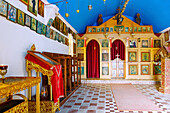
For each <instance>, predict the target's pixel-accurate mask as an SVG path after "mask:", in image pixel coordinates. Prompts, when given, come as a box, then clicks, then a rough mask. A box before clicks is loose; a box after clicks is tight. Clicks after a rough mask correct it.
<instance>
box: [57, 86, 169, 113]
mask: <svg viewBox="0 0 170 113" xmlns="http://www.w3.org/2000/svg"><path fill="white" fill-rule="evenodd" d="M134 86H135V87H136V88H137V89H139V90H140V91H141V92H142V93H143V94H144V95H146V96H147V97H148V98H150V99H151V100H153V101H154V102H155V103H156V105H157V106H159V107H160V108H162V110H163V111H162V112H158V113H170V95H168V94H162V93H159V92H158V90H157V88H158V86H156V85H134ZM58 113H157V112H154V111H119V110H118V109H117V105H116V103H115V100H114V98H113V95H112V91H111V87H110V84H88V85H87V84H86V85H85V84H84V85H82V86H81V87H80V88H79V89H78V90H77V91H76V92H75V93H74V94H73V95H72V96H71V97H70V98H69V100H68V101H67V102H66V103H65V104H64V105H63V106H62V107H61V111H60V112H58Z"/></svg>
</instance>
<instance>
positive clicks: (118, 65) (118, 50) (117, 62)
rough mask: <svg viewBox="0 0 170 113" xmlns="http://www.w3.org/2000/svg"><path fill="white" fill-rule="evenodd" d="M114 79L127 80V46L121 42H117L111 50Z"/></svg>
mask: <svg viewBox="0 0 170 113" xmlns="http://www.w3.org/2000/svg"><path fill="white" fill-rule="evenodd" d="M111 62H112V66H111V73H112V78H125V45H124V43H123V42H122V41H121V40H119V39H118V40H115V41H114V42H113V43H112V48H111Z"/></svg>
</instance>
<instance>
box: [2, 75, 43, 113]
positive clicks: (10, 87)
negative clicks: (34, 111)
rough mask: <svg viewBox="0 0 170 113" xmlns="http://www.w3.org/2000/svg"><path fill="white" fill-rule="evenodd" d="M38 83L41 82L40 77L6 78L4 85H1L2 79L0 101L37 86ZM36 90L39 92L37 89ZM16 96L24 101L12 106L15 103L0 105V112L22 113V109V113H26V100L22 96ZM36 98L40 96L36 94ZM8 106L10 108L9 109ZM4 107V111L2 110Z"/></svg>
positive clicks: (8, 102)
mask: <svg viewBox="0 0 170 113" xmlns="http://www.w3.org/2000/svg"><path fill="white" fill-rule="evenodd" d="M40 81H41V79H40V77H6V78H5V80H4V83H2V79H0V99H1V98H5V97H8V96H10V95H13V94H16V93H17V92H20V91H22V90H25V89H28V88H30V87H33V86H35V85H38V84H39V83H40ZM37 90H40V89H39V87H37ZM16 95H18V96H21V97H22V98H24V100H25V101H24V102H23V101H21V103H18V104H13V103H16V102H14V101H13V100H12V101H9V100H8V101H6V102H4V103H2V106H3V107H2V108H0V110H2V112H4V113H8V112H16V111H22V109H24V110H23V111H24V112H28V99H27V98H26V97H25V96H24V95H21V94H16ZM36 96H40V95H39V94H37V93H36ZM37 102H40V100H36V103H37ZM9 105H10V106H11V107H12V108H10V109H9ZM4 107H5V109H3V108H4ZM36 107H37V104H36ZM4 110H5V111H4ZM6 110H7V111H6ZM0 112H1V111H0Z"/></svg>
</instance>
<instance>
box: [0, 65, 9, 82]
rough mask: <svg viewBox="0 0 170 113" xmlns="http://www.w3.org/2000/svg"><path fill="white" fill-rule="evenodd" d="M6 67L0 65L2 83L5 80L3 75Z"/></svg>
mask: <svg viewBox="0 0 170 113" xmlns="http://www.w3.org/2000/svg"><path fill="white" fill-rule="evenodd" d="M7 68H8V65H4V64H1V65H0V75H1V76H2V83H4V80H5V74H6V73H7Z"/></svg>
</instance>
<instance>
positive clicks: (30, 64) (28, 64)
mask: <svg viewBox="0 0 170 113" xmlns="http://www.w3.org/2000/svg"><path fill="white" fill-rule="evenodd" d="M33 69H34V70H35V71H36V72H41V73H42V74H43V75H47V77H48V85H51V77H52V75H53V71H52V70H47V69H45V68H43V67H41V66H40V65H38V64H35V63H33V62H31V61H29V60H26V71H27V72H28V71H31V70H33Z"/></svg>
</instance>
